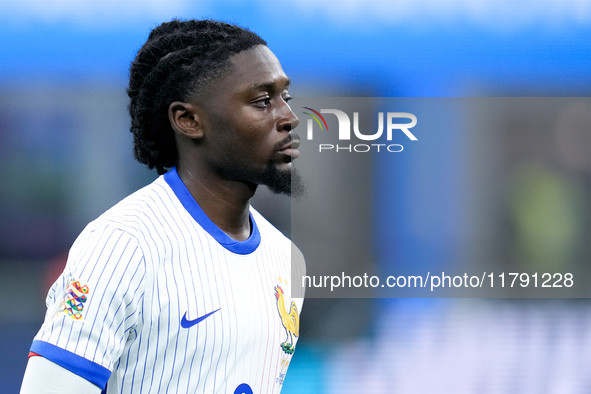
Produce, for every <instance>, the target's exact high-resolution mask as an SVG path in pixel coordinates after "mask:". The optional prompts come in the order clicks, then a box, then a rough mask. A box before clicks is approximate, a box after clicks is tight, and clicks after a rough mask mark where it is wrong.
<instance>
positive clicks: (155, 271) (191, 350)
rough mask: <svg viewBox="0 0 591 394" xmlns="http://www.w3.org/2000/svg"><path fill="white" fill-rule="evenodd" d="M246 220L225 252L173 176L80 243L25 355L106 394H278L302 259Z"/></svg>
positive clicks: (294, 332) (220, 237) (295, 320)
mask: <svg viewBox="0 0 591 394" xmlns="http://www.w3.org/2000/svg"><path fill="white" fill-rule="evenodd" d="M250 219H251V227H252V231H251V236H250V238H248V239H247V240H246V241H243V242H240V241H236V240H233V239H231V238H230V237H229V236H228V235H226V234H225V233H224V232H222V231H221V230H220V229H219V228H218V227H217V226H216V225H215V224H214V223H213V222H212V221H211V220H210V219H209V218H208V217H207V216H206V215H205V214H204V212H203V211H202V210H201V208H200V207H199V205H198V204H197V203H196V202H195V200H194V199H193V197H192V196H191V194H190V192H189V191H188V189H187V188H186V186H185V185H184V184H183V182H182V180H181V179H180V178H179V176H178V174H177V172H176V170H175V169H173V170H171V171H170V172H168V173H167V174H165V175H163V176H161V177H159V178H158V179H157V180H156V181H154V182H153V183H152V184H150V185H148V186H146V187H144V188H143V189H141V190H139V191H137V192H135V193H134V194H132V195H130V196H129V197H127V198H126V199H124V200H122V201H121V202H120V203H119V204H117V205H115V206H114V207H113V208H111V209H110V210H108V211H107V212H105V213H104V214H103V215H101V216H100V217H99V218H98V219H96V220H95V221H93V222H91V223H90V224H89V225H88V226H87V227H86V228H85V229H84V231H83V232H82V233H81V234H80V236H79V237H78V239H77V240H76V242H75V243H74V245H73V246H72V249H71V250H70V254H69V256H68V262H67V265H66V268H65V270H64V273H63V274H62V275H61V276H60V278H59V279H58V280H57V282H56V283H55V284H54V285H53V286H52V288H51V290H50V291H49V295H48V297H47V307H48V309H47V314H46V317H45V322H44V324H43V326H42V327H41V330H40V331H39V333H38V334H37V336H36V337H35V339H34V341H33V344H32V346H31V353H32V354H38V355H40V356H43V357H45V358H47V359H49V360H51V361H53V362H55V363H57V364H59V365H61V366H63V367H65V368H66V369H68V370H70V371H72V372H74V373H76V374H77V375H80V376H82V377H84V378H86V379H87V380H89V381H91V382H92V383H94V384H96V385H97V386H99V387H101V388H103V389H105V392H106V393H125V394H127V393H130V394H131V393H141V394H146V393H224V394H225V393H236V394H243V393H244V394H248V393H277V392H279V391H280V390H281V387H282V383H283V379H284V377H285V373H286V371H287V368H288V366H289V363H290V360H291V357H292V355H293V351H294V346H295V344H296V342H297V339H298V336H299V312H300V311H301V308H302V302H303V300H302V298H297V299H296V298H294V299H293V300H292V299H291V296H290V294H291V274H292V263H293V264H294V267H293V269H294V270H297V271H298V272H300V273H301V274H302V275H303V274H304V273H303V269H304V266H303V258H302V256H301V253H300V252H299V250H298V249H297V248H295V247H294V246H293V244H292V243H291V241H290V240H289V239H287V238H286V237H285V236H284V235H283V234H281V233H280V232H279V231H278V230H277V229H276V228H275V227H273V226H272V225H271V224H270V223H269V222H268V221H266V220H265V219H264V218H263V217H262V216H261V215H260V214H259V213H258V212H256V210H254V209H252V208H251V213H250ZM300 277H301V276H300Z"/></svg>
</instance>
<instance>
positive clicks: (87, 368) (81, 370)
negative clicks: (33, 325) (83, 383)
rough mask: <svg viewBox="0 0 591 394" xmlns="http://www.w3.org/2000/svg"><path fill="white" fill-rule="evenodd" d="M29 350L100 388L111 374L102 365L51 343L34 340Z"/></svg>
mask: <svg viewBox="0 0 591 394" xmlns="http://www.w3.org/2000/svg"><path fill="white" fill-rule="evenodd" d="M31 351H32V352H33V353H37V354H38V355H40V356H42V357H45V358H46V359H48V360H49V361H53V362H54V363H56V364H57V365H60V366H62V367H64V368H65V369H67V370H68V371H70V372H72V373H74V374H76V375H78V376H80V377H83V378H84V379H86V380H88V381H89V382H90V383H93V384H95V385H97V386H99V387H100V388H101V389H104V388H105V387H106V385H107V381H108V380H109V377H110V376H111V371H109V370H108V369H107V368H105V367H103V366H102V365H99V364H97V363H94V362H92V361H90V360H87V359H85V358H84V357H81V356H79V355H77V354H74V353H72V352H70V351H68V350H65V349H62V348H60V347H57V346H55V345H52V344H51V343H47V342H43V341H39V340H35V341H33V344H32V345H31Z"/></svg>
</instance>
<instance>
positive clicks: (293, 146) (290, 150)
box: [279, 140, 300, 159]
mask: <svg viewBox="0 0 591 394" xmlns="http://www.w3.org/2000/svg"><path fill="white" fill-rule="evenodd" d="M299 147H300V140H291V141H289V142H288V143H286V144H285V145H283V146H282V147H281V148H279V152H281V153H283V154H285V155H288V156H290V157H291V158H292V159H297V158H298V157H300V151H299V150H298V148H299Z"/></svg>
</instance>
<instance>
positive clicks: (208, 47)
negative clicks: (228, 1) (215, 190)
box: [127, 19, 267, 174]
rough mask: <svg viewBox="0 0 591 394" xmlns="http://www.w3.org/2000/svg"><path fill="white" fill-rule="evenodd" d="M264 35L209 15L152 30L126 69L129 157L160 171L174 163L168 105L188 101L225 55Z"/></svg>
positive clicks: (222, 65)
mask: <svg viewBox="0 0 591 394" xmlns="http://www.w3.org/2000/svg"><path fill="white" fill-rule="evenodd" d="M256 45H267V43H266V42H265V40H263V39H262V38H261V37H259V36H258V35H257V34H255V33H253V32H251V31H250V30H247V29H244V28H241V27H238V26H235V25H231V24H227V23H223V22H218V21H213V20H188V21H180V20H176V19H175V20H172V21H170V22H165V23H163V24H161V25H160V26H158V27H156V28H155V29H153V30H152V31H151V33H150V36H149V37H148V40H147V41H146V43H145V44H144V45H143V46H142V48H141V49H140V50H139V52H138V54H137V56H136V58H135V60H134V61H133V63H132V64H131V68H130V71H129V87H128V89H127V94H128V96H129V98H130V99H131V101H130V104H129V114H130V115H131V132H132V133H133V144H134V156H135V158H136V160H137V161H139V162H140V163H143V164H146V165H147V166H148V167H149V168H150V169H152V168H156V170H157V171H158V174H164V173H165V172H166V171H167V169H169V168H172V167H173V166H175V165H176V164H177V162H178V152H177V147H176V142H175V138H174V131H173V129H172V127H171V125H170V121H169V118H168V107H169V106H170V104H171V103H172V102H174V101H184V102H187V101H190V100H191V98H194V97H195V95H197V94H198V93H200V92H201V90H202V89H203V88H204V87H205V86H207V85H208V84H209V83H211V82H212V81H213V80H215V78H216V77H218V76H220V75H221V74H222V73H223V72H224V71H225V70H227V69H228V67H229V61H228V60H229V58H230V57H231V56H232V55H234V54H237V53H239V52H242V51H244V50H247V49H250V48H252V47H254V46H256Z"/></svg>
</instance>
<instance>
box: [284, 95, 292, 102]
mask: <svg viewBox="0 0 591 394" xmlns="http://www.w3.org/2000/svg"><path fill="white" fill-rule="evenodd" d="M292 99H293V97H291V96H285V97H283V101H285V102H286V103H289V102H290V101H291V100H292Z"/></svg>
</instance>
